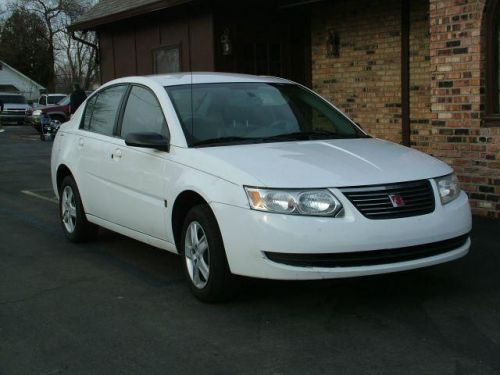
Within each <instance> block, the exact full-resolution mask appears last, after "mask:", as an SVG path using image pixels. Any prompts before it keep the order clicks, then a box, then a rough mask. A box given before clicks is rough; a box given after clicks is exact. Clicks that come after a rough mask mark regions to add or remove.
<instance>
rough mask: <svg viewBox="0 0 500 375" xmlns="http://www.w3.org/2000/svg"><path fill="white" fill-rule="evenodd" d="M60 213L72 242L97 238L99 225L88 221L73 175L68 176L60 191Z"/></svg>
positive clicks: (65, 233) (64, 228) (66, 233)
mask: <svg viewBox="0 0 500 375" xmlns="http://www.w3.org/2000/svg"><path fill="white" fill-rule="evenodd" d="M59 215H60V219H61V224H62V228H63V231H64V235H65V236H66V238H67V239H68V240H70V241H71V242H75V243H78V242H85V241H88V240H91V239H93V238H95V236H96V234H97V230H98V227H97V226H96V225H94V224H92V223H89V222H88V221H87V218H86V217H85V211H84V209H83V204H82V200H81V198H80V192H79V191H78V187H77V186H76V182H75V180H74V179H73V177H71V176H66V177H65V178H64V179H63V182H62V184H61V189H60V191H59Z"/></svg>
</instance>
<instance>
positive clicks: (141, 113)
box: [121, 86, 168, 139]
mask: <svg viewBox="0 0 500 375" xmlns="http://www.w3.org/2000/svg"><path fill="white" fill-rule="evenodd" d="M143 132H152V133H158V134H161V135H163V136H166V135H167V132H168V131H167V123H166V121H165V116H164V115H163V111H162V109H161V107H160V103H158V100H157V99H156V96H155V95H154V94H153V93H152V92H151V91H149V90H148V89H145V88H143V87H139V86H134V87H133V88H132V90H130V95H129V97H128V101H127V106H126V107H125V112H124V114H123V122H122V132H121V136H122V138H124V139H125V138H126V137H127V135H128V134H129V133H143Z"/></svg>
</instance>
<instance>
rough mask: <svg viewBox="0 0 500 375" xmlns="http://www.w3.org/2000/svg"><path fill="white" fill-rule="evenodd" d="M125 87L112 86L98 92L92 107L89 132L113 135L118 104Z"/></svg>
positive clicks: (118, 108)
mask: <svg viewBox="0 0 500 375" xmlns="http://www.w3.org/2000/svg"><path fill="white" fill-rule="evenodd" d="M126 90H127V86H125V85H121V86H113V87H110V88H108V89H104V90H102V91H100V92H99V94H98V95H97V99H96V101H95V103H94V105H93V111H92V119H91V121H90V124H89V130H90V131H92V132H95V133H99V134H104V135H109V136H112V135H113V129H114V127H115V123H116V118H117V116H118V112H119V110H120V103H121V101H122V98H123V94H125V91H126Z"/></svg>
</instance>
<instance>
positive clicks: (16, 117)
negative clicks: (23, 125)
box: [0, 111, 26, 124]
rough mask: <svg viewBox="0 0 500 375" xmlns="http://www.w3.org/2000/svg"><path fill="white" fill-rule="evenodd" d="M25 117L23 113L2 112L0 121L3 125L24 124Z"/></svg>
mask: <svg viewBox="0 0 500 375" xmlns="http://www.w3.org/2000/svg"><path fill="white" fill-rule="evenodd" d="M25 117H26V115H25V114H24V113H9V112H7V113H6V112H5V111H4V112H3V113H2V114H1V115H0V121H1V122H3V123H4V124H5V123H10V122H15V123H20V122H24V119H25Z"/></svg>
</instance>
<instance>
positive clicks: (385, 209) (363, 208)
mask: <svg viewBox="0 0 500 375" xmlns="http://www.w3.org/2000/svg"><path fill="white" fill-rule="evenodd" d="M340 191H342V193H343V194H344V195H345V196H346V197H347V199H349V201H350V202H351V203H352V204H353V205H354V206H355V207H356V208H357V209H358V211H359V212H361V213H362V214H363V215H364V216H365V217H367V218H368V219H374V220H381V219H397V218H402V217H410V216H418V215H425V214H429V213H431V212H433V211H434V208H435V203H434V193H433V191H432V186H431V183H430V182H429V181H428V180H422V181H412V182H401V183H397V184H388V185H373V186H364V187H352V188H341V189H340ZM391 197H392V200H391ZM393 201H395V203H393ZM398 203H399V204H401V205H398Z"/></svg>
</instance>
